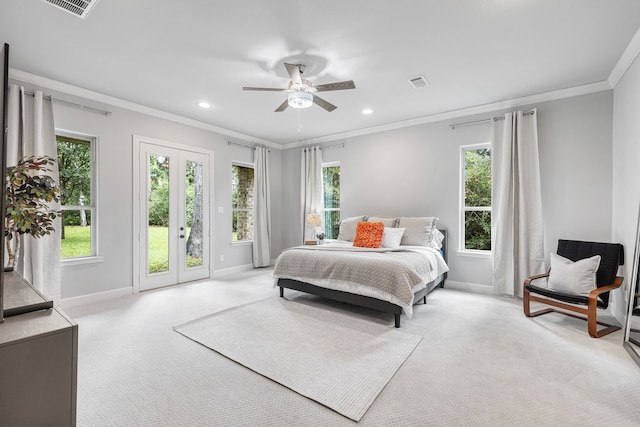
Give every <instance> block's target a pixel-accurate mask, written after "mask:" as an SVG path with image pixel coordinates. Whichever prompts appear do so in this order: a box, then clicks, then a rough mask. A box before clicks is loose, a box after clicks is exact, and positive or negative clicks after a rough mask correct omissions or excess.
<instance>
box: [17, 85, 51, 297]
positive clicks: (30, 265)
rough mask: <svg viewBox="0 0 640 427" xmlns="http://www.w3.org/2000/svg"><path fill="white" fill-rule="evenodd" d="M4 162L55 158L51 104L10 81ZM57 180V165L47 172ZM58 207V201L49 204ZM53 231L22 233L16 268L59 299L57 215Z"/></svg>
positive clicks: (35, 284) (39, 95)
mask: <svg viewBox="0 0 640 427" xmlns="http://www.w3.org/2000/svg"><path fill="white" fill-rule="evenodd" d="M8 119H9V120H8V128H9V131H8V133H7V165H8V166H13V165H15V164H16V163H17V162H18V161H19V160H20V159H21V158H23V157H26V156H49V157H52V158H55V159H57V158H58V154H57V148H56V133H55V126H54V121H53V106H52V104H51V100H50V99H45V97H44V96H43V94H42V92H41V91H35V93H34V95H33V96H31V95H28V94H26V93H25V90H24V88H23V87H22V86H18V85H15V84H14V85H11V88H10V91H9V105H8ZM47 174H48V175H49V176H51V177H52V178H53V179H54V181H55V182H56V183H57V184H59V183H60V181H59V175H58V169H57V167H55V169H54V171H52V172H48V173H47ZM50 208H51V209H52V210H59V209H60V205H59V204H58V203H56V204H52V205H50ZM53 225H54V228H55V231H54V232H53V233H51V234H50V235H48V236H44V237H41V238H38V239H35V238H33V237H32V236H30V235H24V236H23V237H22V244H21V248H22V249H21V251H20V252H21V253H20V254H18V256H19V259H18V264H17V266H16V271H17V272H18V273H19V274H21V275H22V277H23V278H24V279H25V280H26V281H28V282H29V283H31V284H32V285H33V286H34V287H35V288H36V289H38V290H39V291H40V292H42V293H43V294H45V295H46V296H47V297H49V298H51V299H52V300H53V301H54V302H56V303H59V301H60V235H61V234H60V230H61V227H62V223H61V221H60V217H58V218H57V219H56V220H55V222H54V224H53Z"/></svg>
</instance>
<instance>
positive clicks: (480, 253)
mask: <svg viewBox="0 0 640 427" xmlns="http://www.w3.org/2000/svg"><path fill="white" fill-rule="evenodd" d="M483 149H489V150H491V142H483V143H479V144H470V145H462V146H460V168H459V169H460V184H459V187H458V191H459V209H458V210H459V221H458V236H459V238H458V251H457V253H458V255H464V256H470V257H479V258H490V257H491V250H486V249H466V247H465V246H466V240H465V213H466V212H470V211H479V212H492V209H491V206H471V207H468V206H466V204H465V183H466V181H465V178H466V156H465V153H466V152H467V151H474V150H483ZM491 155H492V156H493V152H492V153H491ZM491 185H492V189H493V180H492V181H491Z"/></svg>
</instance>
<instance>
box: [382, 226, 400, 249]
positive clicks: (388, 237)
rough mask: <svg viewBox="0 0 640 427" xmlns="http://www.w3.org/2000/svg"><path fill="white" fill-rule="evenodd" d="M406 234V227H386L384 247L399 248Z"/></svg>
mask: <svg viewBox="0 0 640 427" xmlns="http://www.w3.org/2000/svg"><path fill="white" fill-rule="evenodd" d="M403 234H404V228H392V227H385V228H384V232H383V233H382V247H383V248H392V249H398V248H399V247H400V241H401V240H402V235H403Z"/></svg>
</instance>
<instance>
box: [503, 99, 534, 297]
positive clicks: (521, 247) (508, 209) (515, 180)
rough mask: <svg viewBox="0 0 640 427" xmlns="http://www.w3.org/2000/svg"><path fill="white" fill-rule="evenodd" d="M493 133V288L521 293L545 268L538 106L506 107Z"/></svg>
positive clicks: (512, 293)
mask: <svg viewBox="0 0 640 427" xmlns="http://www.w3.org/2000/svg"><path fill="white" fill-rule="evenodd" d="M491 133H492V137H491V159H492V206H491V233H492V236H491V237H492V239H491V251H492V255H493V292H494V293H495V294H499V295H504V294H506V295H511V296H522V286H523V282H524V279H525V278H527V277H528V276H530V275H533V274H539V273H543V272H544V271H545V264H544V235H543V223H542V196H541V190H540V165H539V156H538V119H537V111H536V110H532V112H531V113H529V112H527V113H523V112H522V111H515V112H512V113H506V114H505V115H504V120H501V119H494V121H493V125H492V129H491Z"/></svg>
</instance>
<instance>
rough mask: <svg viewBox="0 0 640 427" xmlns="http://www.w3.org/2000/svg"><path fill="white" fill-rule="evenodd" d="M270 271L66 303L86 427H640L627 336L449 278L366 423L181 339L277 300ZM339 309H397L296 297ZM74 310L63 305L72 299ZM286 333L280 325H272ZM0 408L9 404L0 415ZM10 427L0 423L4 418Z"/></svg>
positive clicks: (421, 308)
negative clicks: (595, 333)
mask: <svg viewBox="0 0 640 427" xmlns="http://www.w3.org/2000/svg"><path fill="white" fill-rule="evenodd" d="M271 273H272V270H270V269H259V270H251V271H247V272H242V273H238V274H234V275H233V276H227V277H222V278H218V279H215V280H210V281H202V282H197V283H189V284H186V285H181V286H173V287H170V288H166V289H162V290H158V291H153V292H144V293H141V294H138V295H131V296H127V297H122V298H118V299H114V300H110V301H104V302H102V303H93V304H91V305H86V306H78V307H75V308H73V309H69V310H66V311H67V313H68V314H69V315H70V316H71V317H72V318H73V319H75V320H76V321H77V322H78V324H79V335H80V336H79V345H78V357H79V360H78V426H79V427H114V426H116V427H132V426H133V427H138V426H140V427H148V426H162V427H174V426H175V427H183V426H184V427H194V426H198V427H200V426H202V427H210V426H233V427H238V426H239V427H245V426H246V427H255V426H260V427H281V426H296V427H307V426H308V427H318V426H324V427H354V426H358V427H369V426H371V427H397V426H418V427H422V426H442V427H449V426H470V427H471V426H472V427H511V426H518V427H540V426H578V425H579V426H581V427H584V426H594V427H602V426H612V427H613V426H615V427H620V426H634V427H635V426H637V425H638V424H639V422H640V405H638V403H637V402H638V401H639V399H640V368H639V367H638V366H637V365H636V364H635V362H634V361H633V360H632V359H631V357H630V356H629V355H628V354H627V352H626V351H625V349H624V348H623V347H622V331H618V332H614V333H613V334H610V335H607V336H605V337H603V338H600V339H594V338H591V337H589V334H587V327H586V324H585V322H584V321H582V320H578V319H573V318H570V317H567V316H561V315H557V314H548V315H545V316H540V317H536V318H534V319H529V318H526V317H525V316H524V315H523V314H522V301H521V300H513V299H510V298H496V297H492V296H488V295H476V294H471V293H466V292H461V291H456V290H453V289H450V288H449V287H447V286H445V288H444V289H437V290H436V291H434V292H433V293H432V294H430V295H429V298H428V303H427V304H426V305H422V304H421V305H416V306H415V307H414V315H413V318H412V319H407V318H403V319H402V328H401V329H402V330H405V331H408V332H413V333H415V334H418V335H422V336H423V337H424V338H423V339H422V341H421V342H420V344H418V346H417V347H416V348H415V350H414V351H413V352H412V353H411V355H410V356H409V358H408V359H407V360H406V361H405V362H404V364H403V365H402V367H401V368H400V369H398V371H397V372H396V374H395V375H394V377H393V378H392V380H391V381H389V383H388V384H387V386H386V387H385V388H384V390H382V392H381V393H380V394H379V395H378V397H377V398H376V400H375V402H374V403H373V405H371V407H370V408H369V410H368V411H367V413H366V414H365V415H364V417H362V420H361V421H360V422H359V423H355V422H354V421H352V420H351V419H349V418H346V417H344V416H343V415H340V414H338V413H337V412H335V411H333V410H331V409H329V408H327V407H326V406H323V405H320V404H318V403H317V402H315V401H313V400H311V399H308V398H306V397H303V396H301V395H300V394H298V393H296V392H294V391H292V390H290V389H288V388H286V387H283V386H281V385H280V384H277V383H275V382H274V381H271V380H270V379H267V378H265V377H263V376H261V375H256V373H255V372H253V371H251V370H249V369H247V368H245V367H244V366H242V365H239V364H238V363H235V362H233V361H231V360H229V359H228V358H226V357H224V356H221V355H220V354H218V353H215V352H213V351H211V350H210V349H208V348H206V347H204V346H202V345H200V344H198V343H196V342H193V341H191V340H188V339H186V338H185V337H184V336H182V335H180V334H178V333H176V332H175V331H174V330H173V326H175V325H179V324H183V323H185V322H188V321H189V320H192V319H195V318H198V317H201V316H205V315H207V314H209V313H212V312H218V311H222V310H225V309H228V308H231V307H237V306H240V305H243V304H246V303H248V302H251V301H257V300H262V299H265V298H269V297H276V296H277V294H278V290H277V289H274V288H273V279H272V277H271ZM285 297H286V299H288V300H291V301H292V302H297V303H304V304H307V305H313V306H315V307H318V308H322V309H323V310H327V311H328V312H330V313H331V314H332V315H333V314H334V313H337V312H339V313H342V314H345V315H348V316H350V317H351V318H352V319H354V322H355V321H356V320H362V321H366V322H368V323H375V324H378V325H380V326H384V327H386V328H391V327H392V326H393V316H390V315H387V314H382V313H379V312H376V311H373V310H365V309H358V308H354V307H352V306H348V305H346V304H338V303H332V302H329V301H327V300H322V299H319V298H315V297H311V296H308V295H303V294H300V293H297V292H293V291H291V292H286V293H285ZM63 307H64V306H63ZM273 326H274V327H275V325H273ZM0 413H1V411H0ZM0 424H1V422H0Z"/></svg>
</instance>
